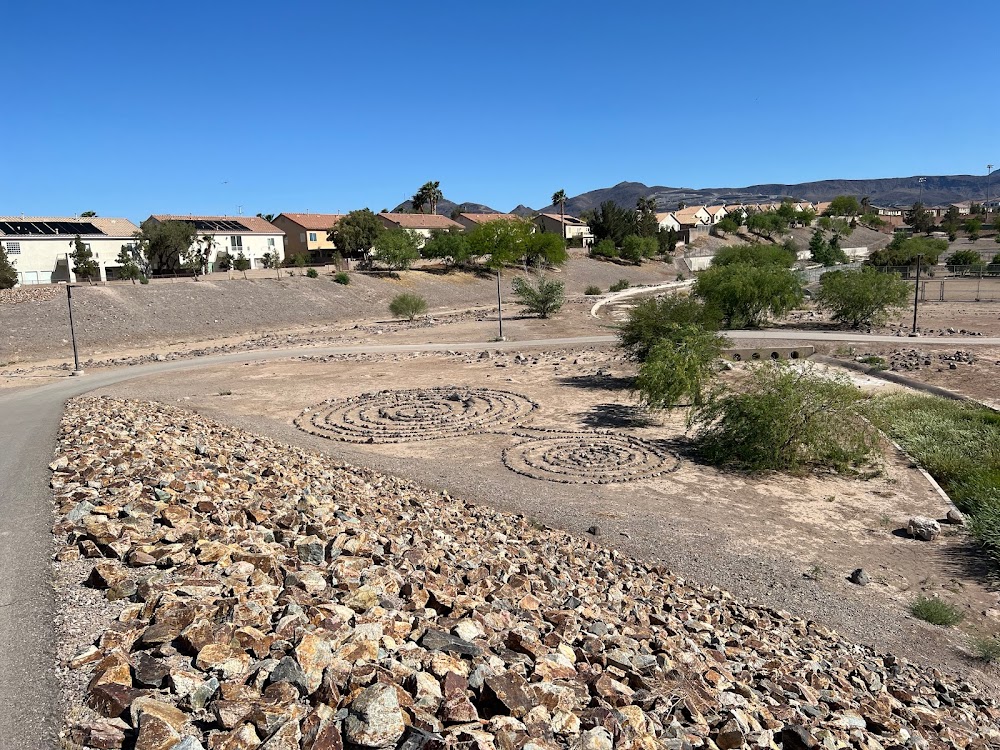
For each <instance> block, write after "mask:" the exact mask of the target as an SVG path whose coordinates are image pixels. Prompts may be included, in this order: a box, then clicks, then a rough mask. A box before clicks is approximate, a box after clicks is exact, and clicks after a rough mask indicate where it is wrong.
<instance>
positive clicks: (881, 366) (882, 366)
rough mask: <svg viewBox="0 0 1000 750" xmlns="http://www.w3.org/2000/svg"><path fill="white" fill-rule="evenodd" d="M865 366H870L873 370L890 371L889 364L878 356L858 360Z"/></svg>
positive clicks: (873, 355) (871, 355)
mask: <svg viewBox="0 0 1000 750" xmlns="http://www.w3.org/2000/svg"><path fill="white" fill-rule="evenodd" d="M858 362H860V363H861V364H863V365H868V366H869V367H871V368H872V369H873V370H888V369H889V363H888V362H886V361H885V358H884V357H879V356H878V355H877V354H869V355H868V356H866V357H862V358H861V359H859V360H858Z"/></svg>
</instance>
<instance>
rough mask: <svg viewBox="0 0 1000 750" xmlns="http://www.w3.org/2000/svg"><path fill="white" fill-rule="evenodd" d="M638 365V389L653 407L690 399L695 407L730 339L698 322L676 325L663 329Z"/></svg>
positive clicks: (640, 397)
mask: <svg viewBox="0 0 1000 750" xmlns="http://www.w3.org/2000/svg"><path fill="white" fill-rule="evenodd" d="M663 334H664V335H663V336H662V337H660V338H659V340H658V341H657V342H656V343H655V344H654V345H653V348H652V349H651V350H650V351H649V353H648V355H647V356H646V358H645V360H644V361H643V363H642V364H641V365H639V374H638V376H637V377H636V379H635V390H636V392H637V393H638V394H639V399H640V401H641V402H642V403H643V404H644V405H645V406H647V407H648V408H650V409H666V408H669V407H671V406H677V405H679V404H680V403H681V402H682V401H683V400H685V399H687V400H688V401H689V402H690V403H691V404H694V405H695V406H697V405H700V404H701V403H702V402H703V394H704V392H705V389H706V387H707V385H708V383H709V382H710V381H711V379H712V377H713V376H714V375H715V372H716V363H717V362H718V360H719V357H720V355H721V354H722V349H723V347H725V346H726V345H727V344H728V343H729V342H728V341H727V340H726V339H725V338H723V337H722V336H719V335H718V334H717V333H715V332H714V331H706V330H705V329H704V328H702V327H701V326H698V325H677V324H674V325H673V326H671V327H670V328H669V329H667V330H665V331H664V332H663Z"/></svg>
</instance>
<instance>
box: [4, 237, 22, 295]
mask: <svg viewBox="0 0 1000 750" xmlns="http://www.w3.org/2000/svg"><path fill="white" fill-rule="evenodd" d="M17 281H18V279H17V269H16V268H14V264H13V263H12V262H11V261H10V260H8V259H7V251H6V250H4V247H3V245H0V289H11V288H13V287H15V286H17Z"/></svg>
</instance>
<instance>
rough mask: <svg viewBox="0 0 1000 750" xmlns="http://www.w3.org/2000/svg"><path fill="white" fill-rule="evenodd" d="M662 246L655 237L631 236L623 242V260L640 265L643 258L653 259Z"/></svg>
mask: <svg viewBox="0 0 1000 750" xmlns="http://www.w3.org/2000/svg"><path fill="white" fill-rule="evenodd" d="M659 249H660V246H659V243H657V241H656V238H655V237H639V236H637V235H634V234H630V235H628V236H627V237H625V239H623V240H622V249H621V258H622V260H627V261H629V262H630V263H635V264H636V265H639V264H640V263H642V259H643V258H652V257H653V256H654V255H656V254H657V252H659Z"/></svg>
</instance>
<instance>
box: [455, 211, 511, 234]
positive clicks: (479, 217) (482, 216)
mask: <svg viewBox="0 0 1000 750" xmlns="http://www.w3.org/2000/svg"><path fill="white" fill-rule="evenodd" d="M520 218H522V217H520V216H518V215H517V214H499V213H479V214H476V213H461V214H458V216H456V217H455V221H457V222H458V223H459V224H461V225H462V227H463V228H464V229H466V230H469V229H475V228H476V227H478V226H479V225H480V224H486V223H487V222H490V221H499V220H500V219H508V220H509V219H520Z"/></svg>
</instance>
